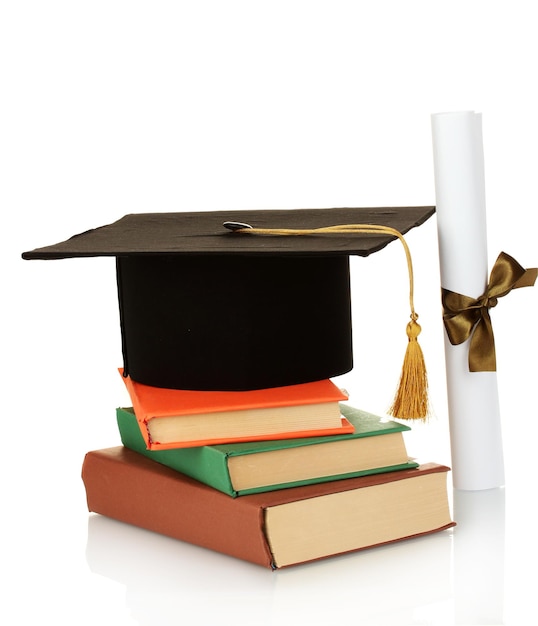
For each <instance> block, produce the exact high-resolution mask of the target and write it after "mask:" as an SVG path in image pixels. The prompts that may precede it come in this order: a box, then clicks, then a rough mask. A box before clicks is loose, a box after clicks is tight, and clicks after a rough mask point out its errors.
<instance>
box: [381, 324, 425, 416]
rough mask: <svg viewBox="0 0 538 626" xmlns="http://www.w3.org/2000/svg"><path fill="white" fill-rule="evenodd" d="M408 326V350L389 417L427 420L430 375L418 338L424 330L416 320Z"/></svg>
mask: <svg viewBox="0 0 538 626" xmlns="http://www.w3.org/2000/svg"><path fill="white" fill-rule="evenodd" d="M417 317H418V315H416V314H415V316H414V317H413V318H412V319H411V321H410V322H409V324H407V329H406V331H407V337H408V338H409V341H408V343H407V350H406V351H405V357H404V362H403V366H402V373H401V376H400V384H399V386H398V389H397V391H396V395H395V396H394V400H393V402H392V405H391V407H390V409H389V410H388V413H389V415H392V416H393V417H396V418H401V419H426V417H427V416H428V414H429V399H428V375H427V372H426V363H425V361H424V355H423V353H422V348H421V347H420V344H419V343H418V341H417V337H418V335H419V334H420V331H421V330H422V329H421V327H420V324H418V323H417V321H416V318H417Z"/></svg>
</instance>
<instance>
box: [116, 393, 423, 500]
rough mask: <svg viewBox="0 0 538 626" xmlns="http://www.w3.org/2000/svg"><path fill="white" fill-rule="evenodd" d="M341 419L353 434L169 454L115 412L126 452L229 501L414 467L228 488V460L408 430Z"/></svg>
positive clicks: (349, 413) (359, 415)
mask: <svg viewBox="0 0 538 626" xmlns="http://www.w3.org/2000/svg"><path fill="white" fill-rule="evenodd" d="M341 411H342V415H344V417H345V418H346V419H348V420H349V421H350V422H351V423H352V424H353V425H354V427H355V432H354V433H353V434H343V435H331V436H327V437H304V438H301V439H284V440H272V441H255V442H247V443H232V444H222V445H214V446H202V447H196V448H177V449H172V450H148V449H147V448H146V444H145V442H144V439H143V437H142V434H141V433H140V428H139V425H138V422H137V420H136V416H135V414H134V412H133V410H132V408H118V409H117V411H116V414H117V421H118V427H119V431H120V436H121V441H122V443H123V445H124V446H125V447H126V448H130V449H131V450H134V451H135V452H139V453H140V454H143V455H144V456H146V457H148V458H150V459H152V460H154V461H157V462H158V463H162V464H163V465H166V466H168V467H170V468H172V469H174V470H176V471H178V472H182V473H183V474H186V475H188V476H190V477H191V478H194V479H195V480H198V481H200V482H203V483H205V484H206V485H209V486H210V487H213V488H214V489H217V490H219V491H222V492H224V493H226V494H228V495H230V496H232V497H236V496H240V495H247V494H251V493H262V492H265V491H275V490H277V489H283V488H288V487H297V486H300V485H308V484H313V483H322V482H329V481H331V480H339V479H344V478H353V477H355V476H364V475H367V474H379V473H383V472H388V471H396V470H400V469H408V468H411V467H417V466H418V464H417V463H415V462H414V461H408V462H407V463H403V464H398V465H390V466H388V467H375V468H371V469H368V470H361V471H357V472H351V473H346V474H338V475H331V476H322V477H319V476H318V477H315V478H311V479H306V480H300V481H293V482H287V483H279V484H273V485H264V486H261V487H254V488H249V489H244V490H241V491H237V490H235V489H234V487H233V485H232V481H231V478H230V474H229V471H228V458H229V457H231V456H238V455H248V454H254V453H259V452H269V451H271V450H277V449H286V448H298V447H300V446H308V445H314V444H320V443H323V442H325V441H327V442H328V441H338V440H339V439H349V438H352V439H356V438H363V437H372V436H380V435H383V434H388V433H394V432H403V431H407V430H410V427H409V426H407V425H404V424H401V423H399V422H394V421H392V420H383V419H381V418H380V417H378V416H376V415H373V414H371V413H367V412H366V411H361V410H360V409H355V408H353V407H350V406H348V405H344V404H341Z"/></svg>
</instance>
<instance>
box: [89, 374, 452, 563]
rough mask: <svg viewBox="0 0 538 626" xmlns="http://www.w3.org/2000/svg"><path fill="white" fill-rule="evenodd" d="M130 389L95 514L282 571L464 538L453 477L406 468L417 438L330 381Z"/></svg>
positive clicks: (97, 458) (93, 463) (92, 466)
mask: <svg viewBox="0 0 538 626" xmlns="http://www.w3.org/2000/svg"><path fill="white" fill-rule="evenodd" d="M120 372H121V373H122V375H123V372H122V370H120ZM122 377H123V380H124V381H125V384H126V387H127V390H128V392H129V396H130V399H131V402H132V405H133V406H132V407H126V408H118V409H117V410H116V416H117V424H118V428H119V433H120V435H121V441H122V446H118V447H114V448H107V449H104V450H97V451H92V452H89V453H88V454H87V455H86V458H85V460H84V465H83V473H82V476H83V480H84V483H85V487H86V493H87V501H88V508H89V510H90V511H93V512H96V513H100V514H103V515H106V516H108V517H111V518H114V519H118V520H121V521H123V522H127V523H130V524H133V525H136V526H139V527H142V528H146V529H148V530H152V531H155V532H159V533H162V534H165V535H168V536H171V537H174V538H177V539H180V540H184V541H188V542H190V543H193V544H197V545H199V546H203V547H205V548H210V549H213V550H217V551H219V552H222V553H225V554H228V555H231V556H234V557H237V558H241V559H244V560H246V561H250V562H254V563H257V564H260V565H264V566H266V567H269V568H272V569H276V568H281V567H286V566H290V565H294V564H299V563H304V562H307V561H312V560H316V559H321V558H325V557H328V556H332V555H336V554H343V553H346V552H351V551H355V550H360V549H364V548H369V547H373V546H377V545H380V544H385V543H389V542H393V541H398V540H401V539H404V538H409V537H415V536H418V535H423V534H427V533H431V532H435V531H439V530H443V529H446V528H449V527H451V526H453V525H454V523H453V522H452V520H451V517H450V511H449V504H448V497H447V489H446V472H447V471H448V468H447V467H445V466H442V465H438V464H435V463H430V464H424V465H418V464H417V463H416V462H414V461H413V460H410V458H409V456H408V453H407V449H406V445H405V440H404V432H405V431H407V430H410V427H409V426H407V425H404V424H401V423H399V422H396V421H393V420H388V419H384V418H381V417H378V416H375V415H372V414H370V413H367V412H365V411H362V410H359V409H356V408H353V407H351V406H350V405H349V404H347V403H345V401H346V400H347V399H348V397H347V394H346V393H345V392H343V391H342V390H340V389H339V388H338V387H337V386H336V385H335V384H334V383H333V382H332V381H331V380H329V379H326V380H322V381H317V382H313V383H304V384H299V385H290V386H286V387H280V388H271V389H262V390H254V391H245V392H207V391H185V390H177V389H167V388H157V387H152V386H148V385H144V384H141V383H137V382H135V381H133V380H132V379H131V378H130V377H129V376H122Z"/></svg>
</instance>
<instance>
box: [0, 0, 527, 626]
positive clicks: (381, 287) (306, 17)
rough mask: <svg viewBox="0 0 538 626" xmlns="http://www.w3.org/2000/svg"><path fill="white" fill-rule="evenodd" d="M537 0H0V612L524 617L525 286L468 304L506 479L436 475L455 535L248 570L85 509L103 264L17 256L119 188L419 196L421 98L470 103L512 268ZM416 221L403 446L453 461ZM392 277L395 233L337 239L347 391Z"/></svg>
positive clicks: (388, 311) (108, 336)
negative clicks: (411, 398)
mask: <svg viewBox="0 0 538 626" xmlns="http://www.w3.org/2000/svg"><path fill="white" fill-rule="evenodd" d="M534 4H535V3H533V2H532V1H530V0H529V1H528V2H524V1H521V0H512V2H510V3H506V2H497V1H474V0H466V1H464V2H462V1H459V0H455V1H454V0H453V1H452V2H440V1H435V0H430V1H423V2H420V1H413V0H408V1H407V2H397V1H388V0H372V1H364V2H361V1H355V2H346V1H340V0H330V1H325V2H319V1H315V0H310V1H298V0H286V1H281V0H272V1H271V2H256V1H255V0H251V1H245V2H240V1H235V0H232V1H221V2H217V1H208V0H198V1H196V2H195V1H192V2H181V1H179V0H178V1H176V2H172V1H170V2H165V1H161V0H152V1H151V2H148V1H135V0H132V1H130V2H122V1H118V0H107V1H104V2H103V1H101V0H93V1H92V2H81V1H77V0H69V1H67V0H66V1H64V2H61V1H58V0H50V1H48V2H31V1H26V0H13V1H11V0H4V1H3V2H1V3H0V64H1V65H0V90H1V93H0V132H1V135H0V203H1V208H2V216H3V219H2V227H1V231H0V236H1V240H2V242H1V244H2V245H1V250H0V253H1V255H2V256H1V258H2V262H1V265H0V271H1V279H2V291H1V294H2V295H1V304H2V306H1V310H0V316H1V318H2V324H1V328H2V348H1V360H0V362H1V368H2V372H1V382H2V398H3V401H2V434H1V436H2V454H1V457H0V458H1V463H2V469H1V473H0V476H1V480H2V487H1V494H2V499H1V502H2V504H1V506H2V514H1V519H2V545H3V547H2V557H1V558H2V570H3V573H4V583H3V585H2V588H1V592H0V593H1V595H2V596H3V598H2V606H3V611H5V614H6V615H7V616H9V617H8V621H9V623H10V624H30V623H43V622H45V621H47V622H48V621H49V620H50V621H51V623H55V624H57V625H58V626H60V625H62V626H63V625H67V624H69V625H71V624H80V625H82V624H84V625H85V624H102V625H109V624H110V625H112V624H113V625H114V626H124V625H133V624H144V625H146V624H148V625H149V624H152V625H153V624H159V626H161V625H168V624H179V623H188V624H201V625H205V624H209V623H212V622H215V623H219V624H232V623H233V624H252V623H256V624H277V623H278V624H296V623H302V622H305V623H311V624H322V623H327V622H330V623H332V624H376V625H377V624H383V625H385V624H386V625H390V626H393V625H399V624H413V625H415V624H472V625H474V624H501V623H503V624H510V625H520V624H528V623H532V620H533V618H535V616H536V610H535V606H534V596H535V576H534V572H533V570H532V569H530V570H527V569H526V568H522V566H521V561H520V559H521V558H523V562H526V563H529V564H531V565H532V564H533V563H536V561H537V559H538V546H537V540H536V533H535V523H534V520H533V519H532V514H531V507H533V505H534V500H535V481H534V469H535V458H534V455H535V441H536V436H537V434H538V433H537V428H538V426H537V421H538V420H537V418H538V415H537V408H536V406H537V402H536V400H537V395H536V383H537V374H538V359H537V356H536V355H537V348H538V339H537V336H538V333H537V330H536V310H537V305H538V293H537V290H536V288H535V289H521V290H518V291H516V292H514V293H513V294H510V295H509V296H508V297H507V298H505V299H504V300H503V301H501V302H500V303H499V306H498V307H497V308H496V309H495V310H494V312H493V313H492V315H493V324H494V329H495V335H496V345H497V355H498V382H499V401H500V406H501V413H502V425H503V436H504V448H505V466H506V479H507V485H506V488H505V489H504V490H497V491H490V492H471V493H456V494H454V498H453V506H454V509H455V510H454V513H455V517H456V520H457V521H458V522H459V526H458V527H457V528H456V530H455V531H454V532H447V533H442V534H440V535H434V536H431V537H429V538H424V539H421V540H415V541H410V542H405V543H401V544H398V545H393V546H390V547H386V548H379V549H374V550H371V551H368V552H364V553H360V554H355V555H348V556H345V557H340V558H334V559H329V560H327V561H324V562H320V563H316V564H311V565H306V566H300V567H297V568H291V569H288V570H286V571H279V572H274V573H272V572H270V571H266V570H264V569H262V568H259V567H257V566H253V565H249V564H245V563H242V562H239V561H236V560H234V559H231V558H228V557H224V556H221V555H217V554H213V553H210V552H207V551H205V550H202V549H199V548H196V547H193V546H189V545H184V544H182V543H181V542H176V541H172V540H168V539H166V538H164V537H159V536H154V535H151V534H150V533H146V532H144V531H140V530H137V529H134V528H130V527H127V526H123V525H120V524H117V523H114V522H111V521H110V520H106V519H104V518H99V517H89V516H88V513H87V510H86V504H85V495H84V490H83V486H82V482H81V479H80V468H81V464H82V459H83V456H84V453H85V452H86V451H87V450H90V449H95V448H100V447H108V446H113V445H117V444H118V443H119V437H118V434H117V432H116V426H115V408H116V406H119V405H124V404H126V402H127V400H126V397H125V390H124V388H123V387H122V382H121V380H120V379H119V376H118V375H117V372H116V368H117V367H118V366H119V365H121V350H120V334H119V322H118V314H117V300H116V292H115V275H114V262H113V260H112V259H91V260H90V259H79V260H65V261H57V262H37V261H34V262H26V261H22V260H21V258H20V254H21V252H23V251H25V250H30V249H32V248H34V247H39V246H42V245H47V244H51V243H55V242H57V241H61V240H63V239H66V238H67V237H69V236H71V235H73V234H75V233H78V232H82V231H84V230H87V229H89V228H93V227H95V226H100V225H103V224H107V223H110V222H112V221H114V220H116V219H119V218H120V217H122V216H123V215H125V214H126V213H131V212H153V211H183V210H191V211H192V210H199V211H204V210H216V209H221V210H227V209H242V208H249V209H250V208H260V209H261V208H298V207H332V206H388V205H419V204H424V205H429V204H435V190H434V184H433V163H432V149H431V131H430V114H431V113H435V112H439V111H455V110H463V109H465V110H467V109H473V110H476V111H478V112H481V113H482V114H483V134H484V150H485V161H486V194H487V208H488V237H489V257H490V265H491V264H492V263H493V261H494V260H495V258H496V257H497V255H498V253H499V252H500V251H501V250H504V251H506V252H508V253H509V254H511V255H513V256H514V257H516V259H517V260H518V261H519V262H520V263H521V264H522V265H524V266H525V267H531V266H536V265H537V264H538V250H537V246H536V240H537V232H536V230H537V226H538V220H537V217H536V215H537V208H538V206H537V205H538V201H537V199H536V193H535V191H536V189H535V188H536V178H537V174H536V172H537V168H538V156H537V152H536V145H537V144H538V124H537V115H536V111H537V110H538V92H537V91H536V89H535V83H536V61H537V59H538V43H537V39H536V18H535V16H534V12H533V9H534ZM436 237H437V233H436V223H435V218H433V219H431V220H430V221H429V222H428V223H427V224H425V225H424V226H423V227H422V228H420V229H417V230H416V231H414V232H413V233H411V234H410V235H409V237H408V242H409V244H410V246H411V251H412V254H413V258H414V261H415V266H416V273H417V278H416V281H417V284H416V290H417V296H416V308H417V311H418V312H419V314H420V316H421V322H422V325H423V329H424V330H423V333H422V335H421V344H422V347H423V350H424V352H425V354H426V360H427V363H428V369H429V374H430V380H431V395H432V402H433V405H434V409H435V416H434V418H433V419H432V420H431V422H430V423H429V424H427V425H416V426H415V425H413V431H412V432H411V433H410V434H409V436H408V438H407V445H408V449H409V451H410V453H411V454H414V455H416V456H418V457H419V458H424V459H425V460H426V459H428V460H435V461H439V462H445V463H448V464H450V462H451V457H450V443H449V431H448V415H447V406H446V391H445V379H444V356H443V350H444V346H443V329H442V322H441V318H440V299H439V287H440V285H439V268H438V254H437V240H436ZM406 280H407V278H406V270H405V264H404V262H403V261H402V253H401V249H400V248H399V247H398V246H396V245H392V246H389V248H388V249H387V250H385V251H384V252H383V253H382V254H378V255H374V257H371V258H369V259H353V262H352V298H353V309H354V321H353V323H354V350H355V361H356V363H355V367H354V369H353V371H352V372H351V373H350V374H348V375H346V376H343V377H342V381H341V382H342V384H344V385H345V386H346V387H347V389H348V390H349V392H350V394H351V398H350V401H353V403H354V404H355V405H357V406H361V407H362V408H365V409H367V410H370V411H374V412H383V411H384V410H385V408H386V406H387V405H388V404H389V403H390V400H391V398H392V393H393V389H394V386H395V384H396V381H397V377H398V375H399V371H400V367H401V361H402V358H403V353H404V350H405V342H406V338H405V323H406V321H407V316H408V311H407V300H406V289H407V286H406ZM450 493H451V499H452V490H450ZM504 506H505V507H506V510H505V512H504ZM533 578H534V580H533Z"/></svg>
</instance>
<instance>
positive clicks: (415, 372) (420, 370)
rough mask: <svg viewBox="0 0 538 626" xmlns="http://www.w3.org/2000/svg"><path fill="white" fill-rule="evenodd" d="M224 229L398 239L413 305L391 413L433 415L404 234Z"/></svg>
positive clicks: (367, 229) (379, 229)
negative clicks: (377, 236)
mask: <svg viewBox="0 0 538 626" xmlns="http://www.w3.org/2000/svg"><path fill="white" fill-rule="evenodd" d="M224 226H225V227H226V228H228V229H229V230H232V231H234V232H238V233H248V234H254V235H256V234H257V235H318V234H331V233H339V234H353V233H361V234H373V235H380V234H383V235H392V236H394V237H397V238H398V239H399V240H400V241H401V243H402V245H403V247H404V250H405V255H406V259H407V268H408V272H409V304H410V308H411V316H410V317H411V321H410V322H409V323H408V324H407V329H406V331H407V337H408V339H409V341H408V343H407V350H406V353H405V357H404V362H403V366H402V373H401V376H400V383H399V385H398V389H397V391H396V395H395V398H394V401H393V403H392V405H391V407H390V409H389V410H388V411H387V413H388V414H389V415H392V416H393V417H395V418H398V419H422V420H425V419H426V418H427V417H428V415H429V408H430V407H429V399H428V376H427V374H426V364H425V362H424V355H423V354H422V348H421V347H420V345H419V343H418V341H417V337H418V335H419V334H420V331H421V327H420V324H418V322H417V319H418V315H417V313H416V312H415V307H414V303H413V295H414V281H413V264H412V261H411V253H410V251H409V247H408V245H407V242H406V241H405V239H404V237H403V235H402V233H400V232H399V231H398V230H396V229H395V228H391V227H390V226H381V225H378V224H341V225H337V226H325V227H322V228H310V229H293V228H255V227H252V226H250V225H249V224H244V223H240V222H225V223H224Z"/></svg>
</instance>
